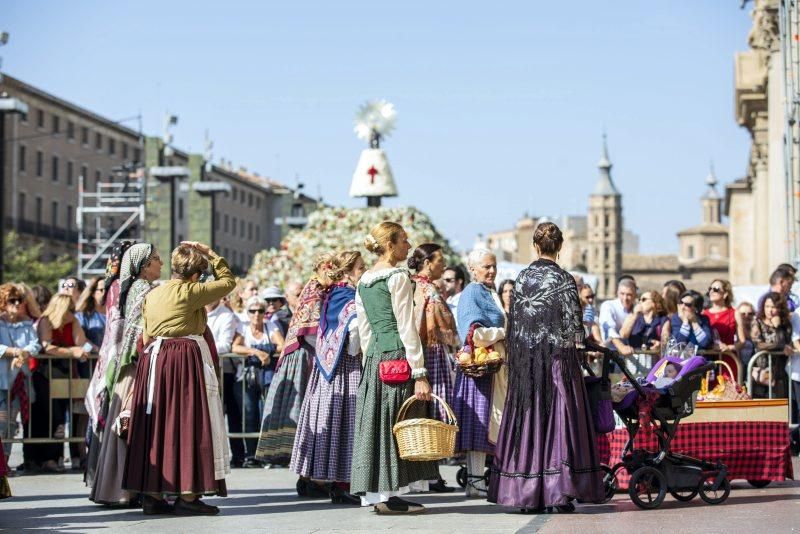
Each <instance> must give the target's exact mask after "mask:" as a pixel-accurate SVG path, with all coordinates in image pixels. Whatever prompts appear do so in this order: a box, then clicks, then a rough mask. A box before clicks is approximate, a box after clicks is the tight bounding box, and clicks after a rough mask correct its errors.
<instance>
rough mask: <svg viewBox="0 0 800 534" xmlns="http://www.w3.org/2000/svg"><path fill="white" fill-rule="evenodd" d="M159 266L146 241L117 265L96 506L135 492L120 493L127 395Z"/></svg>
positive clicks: (123, 500)
mask: <svg viewBox="0 0 800 534" xmlns="http://www.w3.org/2000/svg"><path fill="white" fill-rule="evenodd" d="M161 266H162V262H161V258H160V257H159V255H158V252H157V251H156V249H155V247H154V246H153V245H151V244H149V243H139V244H136V245H132V246H131V247H130V248H128V250H126V251H125V253H124V254H123V255H122V260H121V262H120V268H119V280H118V281H117V286H118V287H119V297H118V298H119V304H118V305H117V306H113V307H114V308H116V310H117V313H119V317H118V318H115V317H110V320H109V321H107V324H111V328H112V331H110V332H109V335H108V336H107V337H108V338H109V342H110V343H111V344H110V345H108V346H106V350H107V351H108V353H107V354H106V355H105V358H106V360H107V363H106V367H105V393H104V394H105V395H107V396H108V399H109V400H107V401H106V402H108V410H107V413H106V415H105V417H104V428H103V432H102V438H101V445H100V454H99V457H98V461H97V470H96V473H95V478H94V485H93V486H92V492H91V494H90V496H89V498H90V499H91V500H92V501H94V502H96V503H99V504H126V503H130V502H131V499H132V498H133V497H135V494H133V495H132V494H130V493H129V492H128V491H125V490H123V489H122V479H123V476H124V468H125V459H126V457H127V452H128V446H127V437H128V431H129V424H130V414H131V395H132V394H133V386H134V377H135V376H136V366H135V365H133V364H134V362H135V361H136V359H137V350H136V348H137V342H138V340H139V337H140V336H141V335H142V329H143V322H142V308H143V306H144V299H145V296H146V295H147V294H148V292H149V291H150V290H151V289H152V283H153V282H154V281H156V280H158V278H159V276H160V275H161ZM112 288H113V285H112ZM113 291H114V293H112V297H111V298H112V299H115V298H116V297H115V296H114V294H115V293H116V290H113ZM112 302H113V300H112ZM112 313H113V312H112ZM120 322H121V323H122V324H121V327H122V331H121V333H120V332H119V331H118V330H114V329H119V328H120ZM117 336H119V338H117ZM102 358H103V356H102V352H101V359H102Z"/></svg>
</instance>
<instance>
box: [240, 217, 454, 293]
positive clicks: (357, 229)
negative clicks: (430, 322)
mask: <svg viewBox="0 0 800 534" xmlns="http://www.w3.org/2000/svg"><path fill="white" fill-rule="evenodd" d="M382 221H394V222H396V223H399V224H400V225H402V226H403V228H405V230H406V232H407V233H408V240H409V242H410V243H411V245H412V247H416V246H417V245H420V244H422V243H437V244H439V245H441V246H442V248H443V250H442V252H443V254H444V257H445V261H446V262H447V263H448V264H451V263H458V264H460V263H461V260H460V258H459V256H458V255H457V254H456V253H455V251H454V250H453V249H452V248H451V247H450V244H449V243H448V242H447V239H445V237H444V236H442V234H440V233H439V232H438V231H437V230H436V227H434V225H433V223H432V222H431V220H430V218H429V217H428V216H427V215H426V214H424V213H423V212H421V211H419V210H417V209H416V208H413V207H401V208H384V207H381V208H321V209H318V210H316V211H314V212H313V213H311V215H309V217H308V224H307V225H306V227H305V228H303V229H302V230H294V231H291V232H290V233H289V234H288V235H287V236H286V237H285V238H284V239H283V241H282V242H281V245H280V248H279V249H267V250H264V251H261V252H259V253H258V254H256V256H255V258H254V259H253V265H252V266H251V267H250V270H249V272H248V277H250V278H253V279H255V280H256V281H257V282H258V283H259V284H260V285H261V286H262V287H263V286H277V287H281V288H283V287H286V284H287V283H288V282H290V281H292V280H297V281H300V282H305V281H306V280H307V279H308V278H309V277H310V276H311V275H312V274H313V273H312V268H311V266H312V264H313V262H314V258H315V257H316V256H317V255H318V254H320V253H323V252H337V251H342V250H359V251H361V254H362V255H363V256H364V259H365V261H366V262H367V266H369V265H370V264H371V263H372V262H373V261H374V260H375V256H374V255H373V254H371V253H369V252H367V250H366V249H365V248H364V239H365V238H366V237H367V235H368V234H369V231H370V230H371V229H372V227H373V226H375V225H376V224H378V223H380V222H382Z"/></svg>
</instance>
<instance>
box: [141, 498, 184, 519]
mask: <svg viewBox="0 0 800 534" xmlns="http://www.w3.org/2000/svg"><path fill="white" fill-rule="evenodd" d="M176 504H177V503H176ZM142 511H143V512H144V515H165V514H171V513H172V512H173V507H172V505H171V504H170V503H168V502H167V501H165V500H163V499H156V498H155V497H151V496H150V495H145V496H143V497H142Z"/></svg>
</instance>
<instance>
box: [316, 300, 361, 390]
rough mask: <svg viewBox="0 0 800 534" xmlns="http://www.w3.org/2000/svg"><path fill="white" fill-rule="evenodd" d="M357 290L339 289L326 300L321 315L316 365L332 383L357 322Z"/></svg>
mask: <svg viewBox="0 0 800 534" xmlns="http://www.w3.org/2000/svg"><path fill="white" fill-rule="evenodd" d="M355 298H356V290H355V289H353V288H352V287H350V286H348V285H337V286H335V287H334V288H333V289H332V290H331V291H330V292H328V294H327V295H326V296H325V301H324V303H323V305H322V313H321V314H320V321H319V322H320V325H319V333H318V337H317V347H316V348H317V350H316V356H315V362H316V366H317V369H319V372H320V374H321V375H322V376H323V377H324V378H325V380H327V381H328V382H330V381H331V380H333V374H334V372H335V371H336V366H337V365H338V364H339V360H340V359H341V356H342V352H343V351H344V348H345V345H346V341H347V338H348V335H347V334H348V327H349V326H350V321H352V320H353V319H355V318H356V300H355Z"/></svg>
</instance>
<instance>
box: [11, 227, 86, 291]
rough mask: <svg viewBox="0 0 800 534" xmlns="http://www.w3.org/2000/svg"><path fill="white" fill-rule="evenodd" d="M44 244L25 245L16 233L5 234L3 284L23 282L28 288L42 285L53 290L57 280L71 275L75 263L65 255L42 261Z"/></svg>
mask: <svg viewBox="0 0 800 534" xmlns="http://www.w3.org/2000/svg"><path fill="white" fill-rule="evenodd" d="M43 249H44V243H37V244H35V245H27V244H26V243H23V242H21V241H20V238H19V235H17V233H16V232H9V233H8V234H6V239H5V243H4V247H3V260H4V262H5V269H4V271H5V274H4V277H3V281H5V282H25V283H26V284H28V285H29V286H35V285H39V284H41V285H43V286H46V287H48V288H49V289H51V290H52V289H54V288H56V286H57V285H58V280H59V278H64V277H66V276H69V275H70V274H73V269H74V267H75V262H74V260H73V259H72V258H70V257H69V256H68V255H67V254H64V255H62V256H59V257H57V258H56V259H54V260H53V261H49V262H44V261H42V259H41V258H42V250H43Z"/></svg>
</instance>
